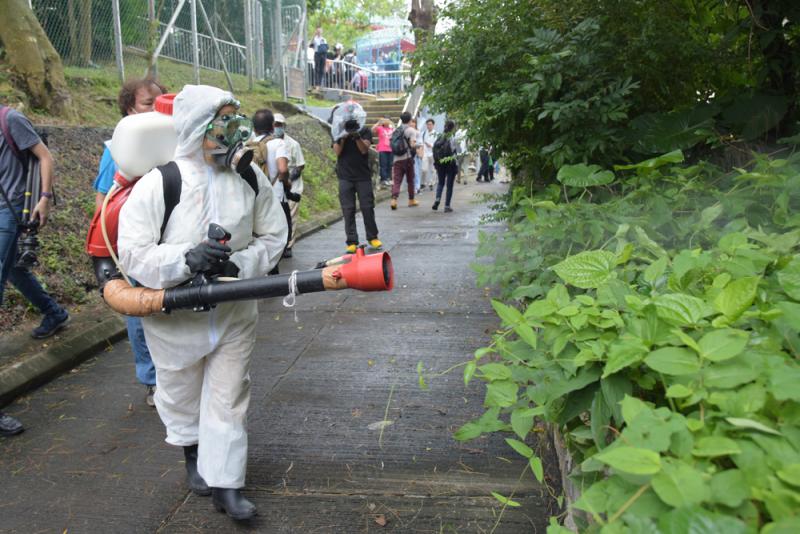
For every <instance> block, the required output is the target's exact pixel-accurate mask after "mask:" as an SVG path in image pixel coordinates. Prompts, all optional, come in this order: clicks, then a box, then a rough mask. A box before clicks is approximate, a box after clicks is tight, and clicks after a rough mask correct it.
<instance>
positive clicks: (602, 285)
mask: <svg viewBox="0 0 800 534" xmlns="http://www.w3.org/2000/svg"><path fill="white" fill-rule="evenodd" d="M679 159H682V157H681V155H680V153H674V154H667V155H665V156H663V157H660V158H654V159H652V160H648V161H646V162H642V163H640V164H637V165H630V166H625V167H618V168H617V171H618V172H622V173H623V174H625V175H626V180H624V182H625V185H623V184H621V183H619V182H616V183H612V184H609V183H607V182H608V178H609V175H608V174H605V172H607V171H602V170H601V169H599V168H594V167H589V166H576V167H569V168H567V169H562V172H560V173H559V177H560V179H561V182H562V186H563V187H564V189H563V190H559V189H558V188H556V187H553V188H551V190H550V191H548V192H547V193H546V194H545V196H544V197H543V198H541V199H540V198H535V197H534V198H528V197H527V196H522V197H518V198H514V199H512V200H515V201H516V203H515V204H514V205H513V206H512V208H511V209H510V210H509V212H508V214H507V216H508V218H509V223H510V225H509V231H508V232H507V233H506V234H505V235H504V236H503V237H502V238H498V239H496V240H492V239H489V238H487V237H485V236H484V237H483V243H482V251H483V252H484V253H488V252H489V251H492V252H495V253H497V254H498V259H497V263H496V264H495V265H494V266H493V268H492V269H491V270H488V269H486V270H482V271H481V273H480V276H479V278H480V283H481V284H484V283H491V282H499V283H500V284H501V285H502V286H503V287H504V288H505V290H506V292H505V295H506V297H507V298H510V299H511V300H512V301H516V302H517V304H518V307H515V306H509V305H507V304H504V303H502V302H500V301H494V302H493V306H494V308H495V310H496V311H497V313H498V315H499V316H500V318H501V319H502V321H503V324H504V329H503V330H502V332H501V333H499V334H497V335H495V336H494V339H493V342H492V344H491V345H490V346H489V347H485V348H482V349H479V350H478V351H477V352H476V354H475V359H474V360H472V361H471V362H468V363H467V364H466V367H465V369H464V380H465V382H469V381H470V380H471V379H473V378H479V379H481V380H483V381H484V382H486V399H485V406H486V407H487V411H486V413H485V414H484V415H483V416H482V417H481V418H480V419H478V420H476V421H472V422H469V423H467V424H465V425H464V426H462V427H461V428H460V429H459V430H458V431H457V432H456V434H455V437H456V438H457V439H462V440H466V439H472V438H475V437H477V436H479V435H481V434H482V433H484V432H495V431H504V432H513V433H514V434H516V438H519V439H520V440H524V439H525V438H526V437H527V436H528V434H529V432H530V431H531V429H532V427H533V424H534V421H535V420H536V419H539V420H542V421H546V422H548V423H551V424H553V425H555V426H556V427H557V428H558V429H559V430H560V431H561V432H562V433H563V434H564V436H565V439H566V442H567V446H568V448H569V450H570V452H571V453H572V455H573V456H574V458H575V460H576V462H577V467H576V469H575V470H574V471H573V472H572V473H570V476H571V478H572V479H573V480H574V481H575V482H576V484H577V486H578V487H581V488H583V494H582V497H581V498H580V500H579V501H578V502H577V503H575V505H574V506H575V508H578V509H580V510H583V511H585V512H586V513H587V514H588V516H589V517H591V518H592V519H593V523H592V524H591V525H584V528H585V529H586V530H587V531H602V532H604V533H605V532H644V531H647V532H665V533H666V532H689V531H698V532H699V531H705V532H755V531H762V532H773V533H774V532H791V531H797V529H798V528H800V518H798V515H797V514H798V510H800V478H798V476H799V474H800V388H799V387H798V386H800V365H798V361H797V354H798V350H800V254H798V252H797V251H798V246H800V230H798V228H800V218H798V217H797V216H796V215H795V214H796V213H797V208H798V206H799V205H800V189H798V185H800V184H798V181H799V180H800V158H798V157H797V156H792V157H789V158H787V159H773V160H770V159H768V158H763V157H762V158H758V159H757V161H756V162H755V164H754V166H753V168H752V169H751V170H749V171H746V170H744V169H741V170H738V171H736V172H734V173H731V174H723V173H722V172H721V171H719V170H718V169H715V168H714V167H711V166H709V165H707V164H703V165H696V166H690V167H677V166H675V162H676V161H678V160H679ZM628 173H633V174H632V175H631V174H628ZM578 184H580V185H581V186H589V187H588V188H584V187H574V186H576V185H578ZM595 184H596V185H595ZM612 190H613V194H612V192H611V191H612ZM559 195H566V196H565V198H564V199H563V200H564V201H563V202H561V203H556V202H555V201H554V200H557V197H558V196H559ZM590 197H591V200H590ZM601 199H602V201H599V200H601ZM479 269H481V268H480V267H479ZM509 444H510V445H512V446H513V447H514V448H515V450H517V451H518V452H521V453H522V454H523V456H525V457H527V458H529V462H534V461H535V458H534V457H533V456H532V455H529V454H528V451H527V450H525V449H521V448H520V447H519V446H514V445H515V444H516V441H515V440H510V441H509ZM531 466H533V463H531ZM560 528H561V527H558V526H556V525H554V526H551V529H550V531H551V532H558V530H559V529H560ZM696 529H699V530H696Z"/></svg>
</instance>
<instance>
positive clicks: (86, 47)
mask: <svg viewBox="0 0 800 534" xmlns="http://www.w3.org/2000/svg"><path fill="white" fill-rule="evenodd" d="M77 1H78V13H77V15H78V43H77V45H78V50H77V52H78V54H77V60H78V61H77V64H78V66H81V67H88V66H89V64H90V63H91V62H92V0H77Z"/></svg>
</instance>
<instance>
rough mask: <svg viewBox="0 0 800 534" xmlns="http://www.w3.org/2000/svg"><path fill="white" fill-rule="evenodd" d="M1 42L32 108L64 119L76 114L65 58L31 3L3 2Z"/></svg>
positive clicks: (0, 8) (0, 2) (0, 4)
mask: <svg viewBox="0 0 800 534" xmlns="http://www.w3.org/2000/svg"><path fill="white" fill-rule="evenodd" d="M0 13H3V15H4V16H3V23H2V24H0V41H2V42H3V43H4V45H5V48H6V53H7V55H8V59H9V62H10V63H11V66H12V68H13V70H14V73H15V75H16V76H15V78H16V79H15V82H16V83H17V84H18V85H20V86H21V88H22V89H23V91H24V92H25V93H26V94H27V95H28V97H29V98H30V104H31V106H33V107H35V108H42V109H45V110H47V111H49V112H50V113H53V114H55V115H61V116H70V115H71V114H72V108H71V101H70V94H69V90H68V89H67V83H66V81H65V80H64V68H63V67H62V65H61V57H60V56H59V55H58V52H56V50H55V48H53V45H52V44H51V43H50V39H48V38H47V35H46V34H45V33H44V30H43V29H42V26H41V25H40V24H39V21H38V20H37V19H36V15H34V14H33V11H31V8H30V7H29V6H28V2H27V0H0Z"/></svg>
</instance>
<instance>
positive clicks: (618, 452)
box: [594, 446, 661, 475]
mask: <svg viewBox="0 0 800 534" xmlns="http://www.w3.org/2000/svg"><path fill="white" fill-rule="evenodd" d="M594 458H596V459H598V460H600V461H601V462H603V463H604V464H606V465H609V466H611V467H613V468H614V469H616V470H618V471H622V472H623V473H628V474H631V475H654V474H656V473H658V472H659V471H660V470H661V458H660V457H659V455H658V453H656V452H653V451H651V450H648V449H639V448H636V447H625V446H621V447H615V448H613V449H606V450H604V451H603V452H601V453H599V454H595V455H594Z"/></svg>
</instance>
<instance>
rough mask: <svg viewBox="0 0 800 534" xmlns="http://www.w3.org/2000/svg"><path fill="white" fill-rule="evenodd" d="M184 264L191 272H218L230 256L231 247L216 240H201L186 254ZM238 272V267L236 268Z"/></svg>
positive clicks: (210, 273)
mask: <svg viewBox="0 0 800 534" xmlns="http://www.w3.org/2000/svg"><path fill="white" fill-rule="evenodd" d="M185 257H186V265H188V266H189V271H191V273H192V274H195V273H205V274H208V275H214V274H220V273H221V272H222V271H223V269H224V268H225V264H226V263H230V262H229V261H228V260H229V259H230V257H231V247H229V246H228V245H223V244H222V243H218V242H216V241H213V240H212V241H203V242H202V243H200V244H199V245H197V246H196V247H194V248H193V249H190V250H189V251H188V252H187V253H186V254H185ZM237 272H238V268H237Z"/></svg>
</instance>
